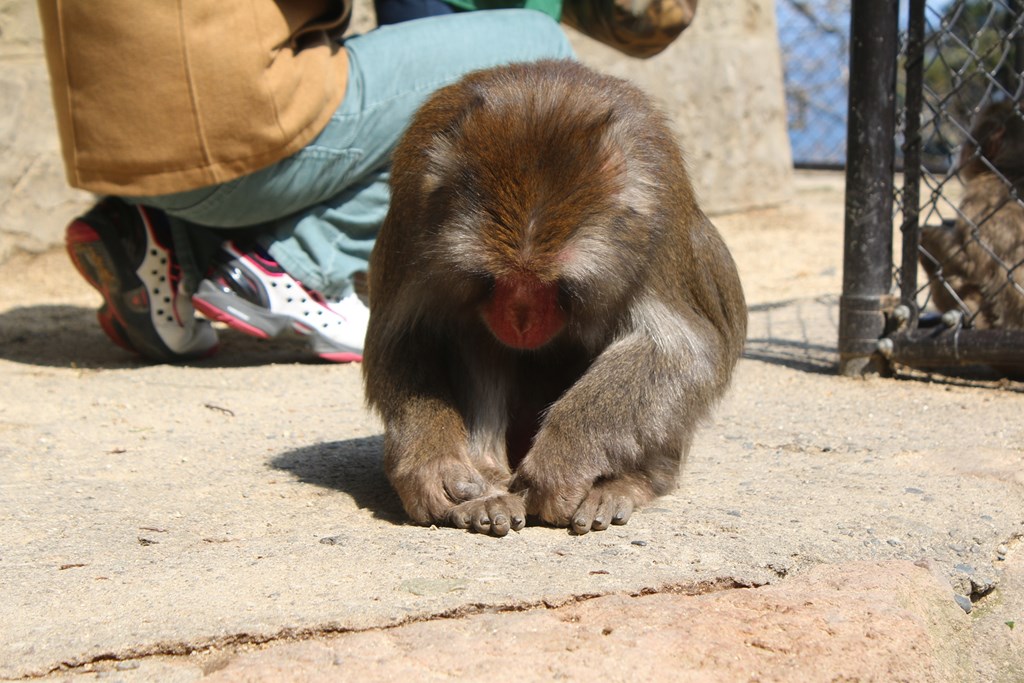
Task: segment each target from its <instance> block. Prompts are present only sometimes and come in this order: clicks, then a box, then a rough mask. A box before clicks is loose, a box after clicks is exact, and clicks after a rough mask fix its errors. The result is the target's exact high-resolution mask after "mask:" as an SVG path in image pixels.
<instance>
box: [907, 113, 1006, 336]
mask: <svg viewBox="0 0 1024 683" xmlns="http://www.w3.org/2000/svg"><path fill="white" fill-rule="evenodd" d="M959 174H960V178H961V180H963V182H964V183H965V187H964V197H963V200H962V201H961V202H960V207H959V216H958V218H957V220H956V221H955V222H953V223H952V224H948V223H947V224H944V225H943V226H938V227H934V226H933V227H927V228H925V229H924V230H922V232H921V247H922V249H923V252H922V254H921V258H920V260H921V265H922V266H923V267H924V269H925V272H926V273H927V274H928V276H929V278H930V285H931V292H932V298H933V300H934V302H935V306H936V307H937V308H938V309H939V310H941V311H947V310H951V309H957V308H960V303H959V302H963V306H964V308H966V311H967V313H968V314H969V315H971V316H972V324H973V326H974V327H977V328H979V329H984V328H992V327H1003V328H1020V329H1024V114H1022V112H1021V108H1020V104H1019V103H1017V104H1014V103H1013V102H1010V101H1005V102H999V103H995V104H990V105H988V106H987V107H985V108H984V109H982V111H981V113H980V114H979V116H978V119H977V122H976V123H975V125H974V128H973V129H972V130H971V135H970V138H969V139H968V140H967V141H966V142H965V143H964V144H963V145H962V146H961V148H960V168H959ZM939 276H941V277H939ZM958 300H959V301H958Z"/></svg>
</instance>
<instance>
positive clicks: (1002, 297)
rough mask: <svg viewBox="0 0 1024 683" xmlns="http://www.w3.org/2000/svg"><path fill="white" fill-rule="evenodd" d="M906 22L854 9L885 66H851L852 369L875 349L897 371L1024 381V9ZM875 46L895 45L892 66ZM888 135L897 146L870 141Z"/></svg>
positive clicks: (845, 343) (958, 10) (912, 13)
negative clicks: (981, 371)
mask: <svg viewBox="0 0 1024 683" xmlns="http://www.w3.org/2000/svg"><path fill="white" fill-rule="evenodd" d="M870 2H874V0H869V2H868V3H866V4H870ZM905 9H906V14H905V17H906V22H905V23H903V22H902V21H898V20H897V18H896V13H895V10H893V11H892V13H891V14H890V13H889V11H886V10H879V9H876V12H877V13H878V14H879V17H877V18H870V17H868V15H867V14H860V13H859V12H861V11H862V10H865V8H861V7H859V6H858V7H857V8H855V9H854V12H855V14H854V18H853V25H854V29H855V31H856V33H855V35H856V36H857V37H858V39H857V41H855V45H859V44H864V45H867V46H870V47H872V48H875V50H874V52H875V53H876V54H868V52H867V48H865V51H864V52H862V53H860V54H858V53H857V51H855V54H854V56H853V60H852V62H851V64H852V65H853V67H854V69H855V74H854V76H855V77H854V79H852V84H851V90H852V91H853V95H852V96H851V111H853V110H856V111H857V114H856V115H855V116H854V122H856V123H857V124H858V125H857V126H853V127H852V128H851V146H850V156H851V169H850V170H849V171H848V174H847V179H848V183H847V224H846V231H847V235H846V249H847V251H846V259H845V271H844V295H843V296H844V303H845V306H846V312H845V320H844V321H842V322H841V324H840V328H841V329H840V347H841V351H840V356H841V358H842V357H843V356H844V352H845V354H846V356H847V357H856V356H857V355H858V354H861V355H863V354H865V352H866V351H867V350H868V347H869V346H870V345H871V344H872V343H873V344H874V345H875V346H876V348H875V352H876V355H878V356H880V357H881V359H882V361H883V363H884V364H887V365H888V367H889V368H890V369H892V368H893V367H898V366H909V367H920V368H935V367H951V366H959V365H988V366H990V367H992V368H994V369H995V370H996V371H997V372H999V373H1000V374H1004V375H1012V376H1024V110H1022V106H1024V0H984V1H983V0H947V1H946V2H927V0H908V4H907V7H906V8H905ZM865 11H866V10H865ZM901 19H902V17H901ZM904 26H905V29H902V28H900V27H904ZM875 35H879V36H882V37H883V41H882V42H884V39H885V37H886V36H890V35H891V36H892V41H891V42H892V46H893V49H892V51H891V53H890V54H889V55H886V54H884V52H885V50H883V51H882V52H883V54H882V55H881V56H879V55H878V54H877V53H878V50H877V45H876V44H874V43H872V41H873V40H874V36H875ZM876 42H877V41H876ZM890 83H891V85H888V84H890ZM890 87H891V88H892V89H893V90H894V91H895V108H893V106H892V104H891V103H889V101H891V100H892V99H893V98H892V97H891V96H889V97H888V98H886V97H885V90H886V89H887V88H890ZM893 90H889V92H890V93H891V92H893ZM890 135H891V137H892V138H893V139H894V140H895V142H896V145H895V146H889V145H881V144H877V141H875V142H872V141H871V140H869V137H871V136H873V137H875V138H886V137H887V136H890ZM900 152H902V155H901V154H900ZM894 167H897V168H901V169H902V170H903V173H902V176H899V175H897V176H896V177H891V175H892V172H891V169H893V168H894ZM900 180H901V181H902V182H901V183H900V182H899V181H900ZM887 196H888V197H892V198H893V199H891V200H888V199H886V197H887ZM889 216H895V218H894V219H890V218H889ZM893 224H895V225H898V226H900V228H901V230H900V234H901V239H902V245H901V246H897V249H898V250H899V252H900V253H899V256H898V258H897V259H896V260H895V261H896V263H895V264H894V259H893V256H892V252H893V246H894V245H893V239H892V232H893V229H892V228H893ZM894 265H895V267H894ZM890 273H891V274H890ZM893 285H895V287H894V288H893ZM841 308H842V307H841ZM841 315H842V311H841ZM876 316H877V317H876ZM876 320H877V321H878V322H877V323H876V322H875V321H876ZM876 325H877V327H876ZM878 328H880V334H876V335H875V342H870V339H869V334H870V332H869V331H870V330H871V329H878Z"/></svg>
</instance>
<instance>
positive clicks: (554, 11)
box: [444, 0, 562, 21]
mask: <svg viewBox="0 0 1024 683" xmlns="http://www.w3.org/2000/svg"><path fill="white" fill-rule="evenodd" d="M444 1H445V2H447V3H448V4H449V5H451V6H452V7H458V8H459V9H465V10H474V9H508V8H510V7H524V8H526V9H535V10H537V11H538V12H543V13H544V14H546V15H548V16H549V17H551V18H552V19H554V20H555V21H558V20H559V19H561V18H562V0H519V1H518V2H517V1H516V0H444Z"/></svg>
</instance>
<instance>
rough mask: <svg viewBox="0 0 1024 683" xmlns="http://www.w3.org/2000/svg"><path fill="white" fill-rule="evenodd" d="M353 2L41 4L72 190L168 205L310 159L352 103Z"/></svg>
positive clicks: (76, 0)
mask: <svg viewBox="0 0 1024 683" xmlns="http://www.w3.org/2000/svg"><path fill="white" fill-rule="evenodd" d="M350 10H351V2H350V0H345V1H342V0H276V1H275V0H103V2H96V0H39V12H40V17H41V19H42V25H43V33H44V37H45V41H46V53H47V54H46V57H47V62H48V65H49V68H50V80H51V84H52V87H53V101H54V107H55V109H56V112H57V124H58V128H59V129H60V136H61V145H62V147H63V151H64V163H65V167H66V169H67V174H68V182H70V184H71V185H73V186H74V187H80V188H83V189H86V190H91V191H93V192H97V193H105V194H120V195H129V196H130V195H157V194H168V193H172V192H179V191H183V190H190V189H195V188H197V187H202V186H204V185H212V184H215V183H221V182H225V181H227V180H231V179H233V178H237V177H239V176H242V175H245V174H247V173H251V172H253V171H255V170H258V169H260V168H263V167H265V166H269V165H270V164H272V163H274V162H276V161H279V160H281V159H283V158H285V157H287V156H289V155H291V154H293V153H294V152H296V151H298V150H300V149H302V147H304V146H305V145H306V144H307V143H308V142H309V141H310V140H312V139H313V138H314V137H315V136H316V135H317V134H318V133H319V132H320V131H321V130H322V129H323V128H324V126H325V125H326V124H327V121H328V119H329V118H330V116H331V114H332V113H333V112H334V110H335V108H336V107H337V106H338V104H339V103H340V102H341V99H342V97H343V96H344V94H345V85H346V81H347V78H348V59H347V56H346V53H345V51H344V50H343V49H342V48H341V47H340V46H339V45H338V44H337V43H336V42H335V41H334V40H332V38H333V37H334V36H336V35H340V32H341V30H343V28H344V26H345V24H347V22H348V17H349V13H350Z"/></svg>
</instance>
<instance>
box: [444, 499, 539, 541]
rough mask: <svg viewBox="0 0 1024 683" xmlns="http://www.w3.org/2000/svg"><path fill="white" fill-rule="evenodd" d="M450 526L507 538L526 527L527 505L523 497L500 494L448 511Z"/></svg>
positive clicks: (471, 501)
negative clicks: (506, 535)
mask: <svg viewBox="0 0 1024 683" xmlns="http://www.w3.org/2000/svg"><path fill="white" fill-rule="evenodd" d="M448 521H449V523H450V524H451V525H452V526H454V527H458V528H460V529H472V530H473V531H476V532H477V533H481V534H491V535H493V536H504V535H505V534H507V533H508V532H509V529H511V530H512V531H519V530H520V529H522V528H523V527H524V526H526V502H525V501H524V500H523V497H522V496H521V495H517V494H514V493H499V494H497V495H494V496H487V497H485V498H476V499H474V500H470V501H466V502H465V503H461V504H459V505H456V506H455V507H453V508H452V509H451V510H450V511H449V512H448Z"/></svg>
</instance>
